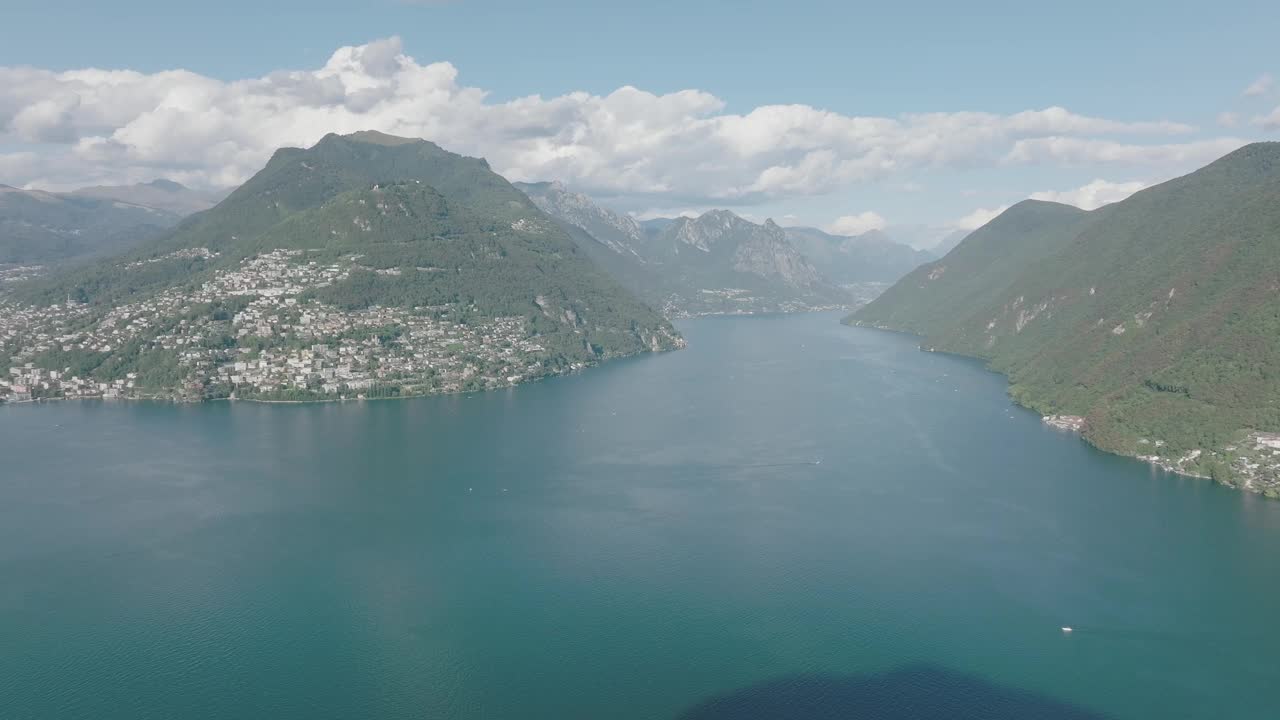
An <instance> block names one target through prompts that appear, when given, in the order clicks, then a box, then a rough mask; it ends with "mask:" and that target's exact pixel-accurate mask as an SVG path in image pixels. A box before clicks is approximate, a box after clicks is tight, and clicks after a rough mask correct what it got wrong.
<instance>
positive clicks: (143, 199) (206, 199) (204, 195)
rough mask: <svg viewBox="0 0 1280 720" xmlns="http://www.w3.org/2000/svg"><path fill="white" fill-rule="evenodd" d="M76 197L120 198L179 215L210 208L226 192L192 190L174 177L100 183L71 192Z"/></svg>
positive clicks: (126, 201) (134, 203)
mask: <svg viewBox="0 0 1280 720" xmlns="http://www.w3.org/2000/svg"><path fill="white" fill-rule="evenodd" d="M68 194H69V195H71V196H73V197H84V198H97V199H100V200H119V201H120V202H124V203H129V204H130V205H141V206H143V207H148V208H154V209H156V210H163V211H165V212H167V213H170V214H172V215H175V216H177V217H186V216H187V215H190V214H192V213H197V212H200V211H201V210H208V209H209V208H211V207H213V206H214V205H216V204H218V201H219V200H221V199H222V196H223V193H217V192H201V191H198V190H192V189H191V188H188V187H186V186H185V185H182V184H181V183H176V182H173V181H172V180H163V179H162V180H152V181H151V182H148V183H137V184H135V185H97V186H94V187H87V188H81V189H79V190H76V191H73V192H71V193H68Z"/></svg>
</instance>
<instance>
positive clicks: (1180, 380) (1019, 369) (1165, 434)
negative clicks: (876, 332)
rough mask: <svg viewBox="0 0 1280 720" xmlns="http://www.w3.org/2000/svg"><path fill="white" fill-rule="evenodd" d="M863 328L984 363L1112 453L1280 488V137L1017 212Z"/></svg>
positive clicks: (910, 284) (864, 319)
mask: <svg viewBox="0 0 1280 720" xmlns="http://www.w3.org/2000/svg"><path fill="white" fill-rule="evenodd" d="M850 322H855V323H858V324H864V325H874V326H876V327H885V328H891V329H895V330H905V331H908V332H912V333H917V334H919V335H922V336H923V337H924V341H923V342H924V345H925V346H926V347H929V348H934V349H938V350H945V351H948V352H957V353H963V354H966V355H974V356H977V357H981V358H985V359H987V360H988V361H990V363H991V366H992V367H993V368H994V369H996V370H999V371H1000V372H1003V373H1005V374H1006V375H1008V376H1009V379H1010V381H1011V383H1012V387H1011V389H1010V392H1011V394H1012V396H1013V397H1014V398H1015V399H1016V400H1017V401H1018V402H1020V403H1022V404H1024V405H1027V406H1029V407H1031V408H1034V409H1035V410H1038V411H1040V412H1041V413H1044V414H1046V415H1068V416H1078V417H1080V418H1082V420H1079V421H1077V420H1073V419H1067V420H1064V421H1062V422H1063V423H1064V424H1067V425H1077V424H1082V425H1081V426H1082V428H1083V432H1084V435H1085V437H1086V438H1087V439H1088V440H1089V441H1090V442H1092V443H1094V444H1095V445H1097V446H1099V447H1101V448H1103V449H1106V450H1110V451H1113V452H1118V453H1122V454H1126V455H1132V456H1138V457H1142V458H1143V459H1146V460H1148V461H1150V462H1152V463H1154V464H1156V465H1159V466H1160V467H1164V468H1167V469H1171V470H1175V471H1178V472H1183V473H1189V474H1197V475H1205V476H1212V477H1214V478H1216V479H1219V480H1221V481H1222V482H1225V483H1229V484H1233V485H1238V486H1240V487H1244V488H1246V489H1250V490H1255V491H1258V492H1265V493H1267V494H1272V495H1280V459H1278V458H1277V457H1276V456H1277V454H1280V453H1278V452H1277V451H1280V435H1275V433H1280V143H1257V144H1253V145H1249V146H1246V147H1244V148H1242V149H1240V150H1238V151H1236V152H1233V153H1231V154H1230V155H1227V156H1226V157H1224V158H1222V159H1220V160H1218V161H1216V162H1214V163H1213V164H1211V165H1209V166H1207V167H1205V168H1203V169H1201V170H1198V171H1196V172H1194V173H1191V174H1190V175H1187V176H1185V177H1181V178H1178V179H1176V180H1171V181H1169V182H1167V183H1164V184H1162V185H1158V186H1155V187H1152V188H1149V189H1147V190H1143V191H1141V192H1138V193H1136V194H1134V195H1133V196H1131V197H1130V198H1128V199H1127V200H1124V201H1122V202H1119V203H1115V204H1113V205H1107V206H1104V207H1102V208H1099V209H1097V210H1094V211H1092V212H1085V211H1083V210H1079V209H1077V208H1074V207H1071V206H1067V205H1059V204H1055V203H1046V202H1036V201H1026V202H1022V203H1019V204H1017V205H1015V206H1013V207H1011V208H1009V209H1008V210H1007V211H1005V212H1004V213H1003V214H1001V215H1000V216H999V217H997V218H995V219H994V220H992V221H991V222H990V223H988V224H987V225H985V226H984V227H982V228H979V229H978V230H976V231H974V232H973V233H972V234H971V235H969V236H968V237H967V238H966V239H965V240H964V241H963V242H962V243H960V245H958V246H957V247H956V248H955V249H954V250H952V251H951V252H950V253H948V254H947V255H946V256H945V257H943V258H941V259H939V260H937V261H935V262H932V263H929V264H926V265H924V266H921V267H920V268H918V269H917V270H915V271H913V272H912V273H910V274H909V275H907V276H906V277H905V278H903V279H902V280H901V281H899V282H898V283H897V284H896V285H895V286H894V287H893V288H891V289H890V290H888V291H887V292H885V293H884V294H883V295H882V296H881V297H880V298H878V299H877V300H875V301H874V302H872V303H870V304H869V305H867V306H866V307H863V308H861V309H860V310H858V311H857V312H856V313H854V314H853V316H852V317H851V318H850Z"/></svg>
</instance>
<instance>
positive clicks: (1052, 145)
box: [1004, 136, 1248, 167]
mask: <svg viewBox="0 0 1280 720" xmlns="http://www.w3.org/2000/svg"><path fill="white" fill-rule="evenodd" d="M1247 143H1248V141H1247V140H1242V139H1240V138H1230V137H1228V138H1212V139H1209V140H1194V141H1191V142H1186V143H1172V144H1157V145H1134V144H1129V143H1121V142H1116V141H1114V140H1101V139H1097V138H1078V137H1062V136H1055V137H1044V138H1029V139H1024V140H1018V141H1016V142H1014V144H1013V149H1012V150H1010V151H1009V153H1008V154H1007V155H1005V158H1004V160H1005V162H1007V163H1013V164H1023V163H1058V164H1063V165H1076V166H1079V165H1100V164H1109V163H1123V164H1128V165H1151V166H1157V167H1173V166H1179V167H1187V166H1193V167H1194V166H1200V165H1204V164H1206V163H1208V162H1210V161H1212V160H1215V159H1217V158H1219V157H1221V156H1223V155H1226V154H1227V153H1229V152H1231V151H1232V150H1236V149H1238V148H1240V147H1241V146H1243V145H1245V144H1247Z"/></svg>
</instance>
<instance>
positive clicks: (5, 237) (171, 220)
mask: <svg viewBox="0 0 1280 720" xmlns="http://www.w3.org/2000/svg"><path fill="white" fill-rule="evenodd" d="M180 219H181V218H180V216H178V215H176V214H174V213H171V212H168V211H166V210H161V209H158V208H153V207H147V206H143V205H137V204H134V203H128V202H122V201H119V200H112V199H108V198H97V197H87V196H79V195H74V194H59V193H50V192H44V191H42V190H20V189H18V188H13V187H9V186H7V185H0V264H23V265H34V264H47V263H52V262H57V261H63V260H75V259H82V258H87V257H93V256H101V255H107V254H110V253H113V252H117V251H119V250H122V249H124V248H127V247H130V246H132V245H135V244H138V243H141V242H143V241H146V240H148V239H151V238H154V237H157V236H158V235H160V234H161V233H162V232H163V231H164V230H165V229H166V228H169V227H172V226H173V225H175V224H177V222H178V221H179V220H180Z"/></svg>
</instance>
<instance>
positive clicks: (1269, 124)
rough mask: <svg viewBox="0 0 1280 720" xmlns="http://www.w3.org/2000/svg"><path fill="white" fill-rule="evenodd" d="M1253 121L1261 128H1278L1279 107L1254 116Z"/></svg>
mask: <svg viewBox="0 0 1280 720" xmlns="http://www.w3.org/2000/svg"><path fill="white" fill-rule="evenodd" d="M1253 121H1254V122H1255V123H1256V124H1258V125H1260V126H1261V127H1262V129H1263V130H1280V107H1277V108H1276V109H1275V110H1272V111H1271V114H1269V115H1263V116H1261V117H1256V118H1254V119H1253Z"/></svg>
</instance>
